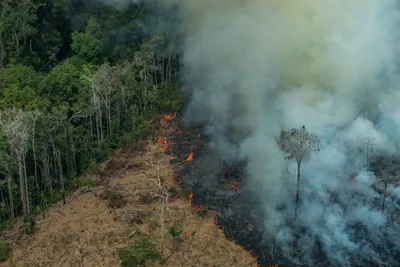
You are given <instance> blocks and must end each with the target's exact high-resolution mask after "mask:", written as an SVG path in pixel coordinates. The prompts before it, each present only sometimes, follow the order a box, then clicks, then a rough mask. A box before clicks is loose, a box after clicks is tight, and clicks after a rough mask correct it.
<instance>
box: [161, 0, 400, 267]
mask: <svg viewBox="0 0 400 267" xmlns="http://www.w3.org/2000/svg"><path fill="white" fill-rule="evenodd" d="M165 1H166V2H169V3H173V4H176V3H178V4H179V5H180V6H181V9H182V10H183V15H184V18H185V21H184V23H185V27H186V28H187V39H186V42H185V53H184V65H185V66H186V68H187V72H188V73H189V74H188V75H187V76H186V77H185V78H186V80H187V82H188V84H190V86H191V89H190V90H192V98H191V103H190V105H189V107H188V112H187V118H188V119H189V120H196V121H201V122H204V123H206V125H207V131H208V132H209V133H210V134H211V136H212V139H211V143H210V144H211V145H213V146H215V147H217V148H218V150H219V152H220V153H221V154H222V155H223V156H224V157H225V160H226V161H235V160H238V159H245V160H246V161H247V166H246V174H247V177H246V181H247V186H248V188H250V190H253V191H254V192H256V193H257V195H258V197H259V202H260V205H262V208H263V209H264V211H265V214H266V218H265V220H264V227H265V229H264V232H265V240H266V241H265V242H266V244H267V246H268V245H270V244H269V242H272V240H274V239H275V242H276V245H278V246H279V248H280V250H281V251H282V253H284V255H297V256H293V257H292V258H291V261H293V262H295V263H296V262H299V263H303V264H307V263H310V262H311V260H312V259H311V258H312V257H313V249H315V247H316V246H317V244H318V246H320V247H321V248H322V250H323V252H324V254H325V255H326V256H327V257H328V258H329V260H330V261H331V263H332V264H334V265H340V266H350V265H351V264H354V261H360V262H362V261H365V262H374V263H375V264H377V265H384V264H388V265H390V266H395V265H397V264H398V259H396V256H395V254H396V253H398V252H399V251H400V228H399V221H397V220H394V221H393V220H390V221H389V219H388V218H389V215H388V213H389V211H387V212H385V213H384V214H382V213H381V211H380V203H381V200H382V194H381V193H378V192H379V190H378V189H379V186H377V185H376V184H377V183H376V181H377V179H378V178H379V177H375V174H374V173H373V172H371V171H370V170H369V169H368V168H367V153H366V150H367V142H368V140H370V144H371V151H370V152H368V153H369V157H371V158H372V157H377V156H389V157H390V156H392V155H394V154H396V153H398V150H397V140H398V139H399V138H400V105H399V103H400V102H399V101H400V91H399V89H398V80H397V77H396V76H397V75H398V66H397V61H396V60H397V58H398V52H399V51H398V50H399V49H398V40H399V33H400V32H399V30H398V29H399V26H400V21H399V12H398V7H397V6H396V3H395V2H396V1H395V0H380V1H376V0H325V1H320V0H303V1H296V0H292V1H290V0H251V1H250V0H248V1H246V0H207V1H206V0H201V1H199V0H169V1H168V0H165ZM301 125H305V126H306V127H307V128H308V129H309V130H310V131H312V132H316V133H317V134H318V135H319V136H320V137H321V141H322V144H323V146H324V149H323V150H322V151H321V152H320V153H318V154H314V155H313V156H312V157H311V159H310V160H309V161H308V162H305V163H304V164H303V173H302V180H301V187H300V192H301V195H300V196H301V205H300V209H299V215H298V219H297V220H296V221H295V222H293V216H294V196H295V179H296V178H295V177H296V173H295V168H294V166H293V164H294V163H291V162H288V161H285V160H284V155H283V154H282V152H281V151H280V149H279V148H278V147H277V146H276V138H277V137H278V136H279V133H280V131H281V130H285V129H288V128H298V127H300V126H301ZM351 177H353V178H354V183H351V179H350V178H351ZM377 188H378V189H377ZM389 191H390V193H391V195H392V196H395V197H397V198H398V197H399V196H400V193H399V192H400V189H399V188H398V187H396V186H395V185H393V186H390V187H389ZM392 199H395V198H389V199H388V200H387V201H388V204H387V205H388V206H389V205H390V204H393V205H394V204H395V203H394V200H392ZM392 202H393V203H392ZM282 207H284V208H282ZM288 222H291V223H288ZM300 230H301V232H302V233H304V234H300ZM294 241H296V244H297V246H298V247H300V250H301V253H297V254H295V253H293V252H294V251H293V250H294V246H293V243H292V242H294ZM270 247H271V246H270Z"/></svg>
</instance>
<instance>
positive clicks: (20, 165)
mask: <svg viewBox="0 0 400 267" xmlns="http://www.w3.org/2000/svg"><path fill="white" fill-rule="evenodd" d="M18 175H19V192H20V195H21V202H22V213H23V215H24V219H25V220H27V219H28V217H29V210H28V204H27V196H26V189H25V175H24V170H23V163H22V161H21V158H19V159H18Z"/></svg>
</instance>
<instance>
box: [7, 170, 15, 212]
mask: <svg viewBox="0 0 400 267" xmlns="http://www.w3.org/2000/svg"><path fill="white" fill-rule="evenodd" d="M7 187H8V198H9V200H10V214H11V218H13V219H14V217H15V214H14V198H13V191H12V177H11V175H8V176H7Z"/></svg>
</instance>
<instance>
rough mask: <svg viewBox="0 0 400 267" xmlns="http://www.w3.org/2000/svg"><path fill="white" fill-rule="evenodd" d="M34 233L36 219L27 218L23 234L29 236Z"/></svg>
mask: <svg viewBox="0 0 400 267" xmlns="http://www.w3.org/2000/svg"><path fill="white" fill-rule="evenodd" d="M35 231H36V219H35V217H33V216H31V217H29V218H28V221H27V222H26V223H25V226H24V229H23V232H24V234H26V235H31V234H33V233H34V232H35Z"/></svg>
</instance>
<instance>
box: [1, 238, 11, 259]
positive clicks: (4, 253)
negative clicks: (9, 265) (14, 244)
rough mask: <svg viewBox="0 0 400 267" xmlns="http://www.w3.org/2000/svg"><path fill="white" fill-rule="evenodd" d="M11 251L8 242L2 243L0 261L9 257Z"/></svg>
mask: <svg viewBox="0 0 400 267" xmlns="http://www.w3.org/2000/svg"><path fill="white" fill-rule="evenodd" d="M10 251H11V249H10V245H9V244H8V243H7V242H3V243H0V262H2V261H6V260H7V259H8V257H9V256H10Z"/></svg>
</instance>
